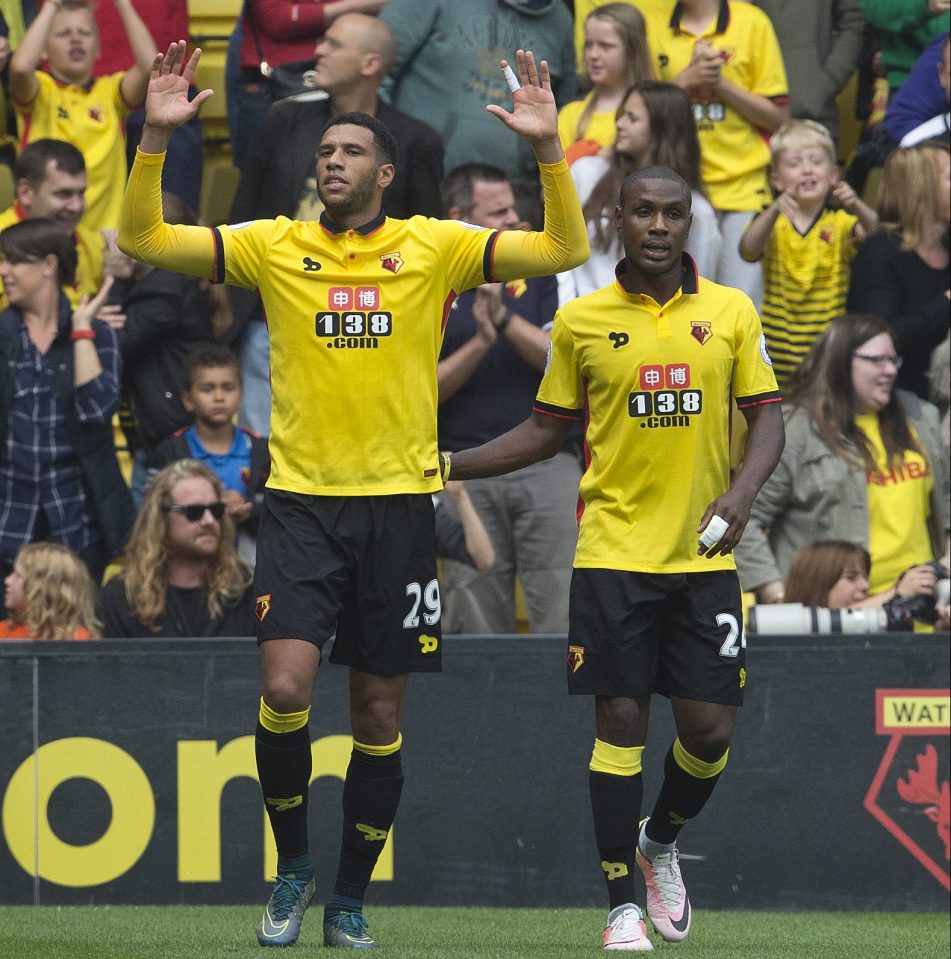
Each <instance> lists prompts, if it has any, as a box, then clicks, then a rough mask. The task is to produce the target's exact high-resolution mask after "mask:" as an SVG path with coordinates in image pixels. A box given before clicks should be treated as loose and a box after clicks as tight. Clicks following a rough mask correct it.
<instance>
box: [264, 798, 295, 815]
mask: <svg viewBox="0 0 951 959" xmlns="http://www.w3.org/2000/svg"><path fill="white" fill-rule="evenodd" d="M264 801H265V802H266V803H267V804H268V805H269V806H273V807H274V811H275V812H287V811H288V810H290V809H296V808H297V807H298V806H300V805H301V804H302V803H303V802H304V797H303V796H289V797H288V798H287V799H277V798H274V799H271V798H270V797H269V798H267V799H265V800H264Z"/></svg>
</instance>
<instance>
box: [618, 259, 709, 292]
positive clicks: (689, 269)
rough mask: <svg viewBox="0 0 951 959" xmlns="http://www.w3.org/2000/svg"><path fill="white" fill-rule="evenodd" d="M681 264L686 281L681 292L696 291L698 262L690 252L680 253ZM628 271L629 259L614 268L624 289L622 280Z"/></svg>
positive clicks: (697, 285) (698, 275)
mask: <svg viewBox="0 0 951 959" xmlns="http://www.w3.org/2000/svg"><path fill="white" fill-rule="evenodd" d="M680 264H681V266H682V267H683V271H684V281H683V283H681V285H680V292H681V293H696V292H697V291H698V290H699V288H700V284H699V277H700V274H699V273H698V272H697V264H696V263H695V262H694V259H693V257H692V256H691V255H690V254H689V253H681V254H680ZM626 273H627V260H621V261H620V262H619V263H618V265H617V266H616V267H615V268H614V276H615V278H616V279H617V281H618V283H619V284H620V286H621V289H622V290H623V289H624V284H623V283H622V282H621V277H623V276H624V275H625V274H626Z"/></svg>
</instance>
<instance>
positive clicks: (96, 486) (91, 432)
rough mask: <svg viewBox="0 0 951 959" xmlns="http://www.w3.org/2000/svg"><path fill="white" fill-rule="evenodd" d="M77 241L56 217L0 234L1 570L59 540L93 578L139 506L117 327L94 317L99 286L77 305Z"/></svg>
mask: <svg viewBox="0 0 951 959" xmlns="http://www.w3.org/2000/svg"><path fill="white" fill-rule="evenodd" d="M75 273H76V244H75V242H74V240H73V237H72V236H71V235H70V233H68V232H66V231H64V230H62V229H60V227H58V226H57V225H56V224H54V223H53V222H52V221H51V220H45V219H35V220H24V221H23V222H22V223H17V224H14V225H13V226H10V227H8V228H7V229H6V230H4V231H3V233H2V234H0V279H2V281H3V289H4V292H5V294H6V297H7V301H8V303H9V307H8V308H7V309H6V310H4V311H3V312H2V313H0V503H2V504H3V508H2V509H0V570H2V572H3V574H4V575H6V573H8V572H9V570H10V568H11V567H12V565H13V561H14V559H15V557H16V555H17V551H18V550H19V549H20V547H21V546H23V545H25V544H27V543H30V542H37V541H39V540H47V541H50V542H55V543H59V544H61V545H62V546H66V547H67V548H68V549H71V550H72V551H73V552H74V553H76V554H77V555H78V556H79V557H80V558H81V559H82V560H83V562H84V563H85V564H86V566H87V568H88V569H89V572H90V575H91V576H92V578H93V581H94V582H96V583H98V582H99V581H100V580H101V578H102V573H103V570H104V569H105V566H106V563H107V561H108V560H109V558H110V557H111V556H113V555H115V554H116V553H118V551H119V549H120V548H121V546H122V543H123V541H124V540H125V537H126V534H127V533H128V531H129V529H130V527H131V526H132V520H133V517H134V513H135V508H134V506H133V504H132V497H131V496H130V494H129V489H128V487H127V486H126V483H125V480H124V479H123V478H122V473H121V472H120V470H119V465H118V463H117V462H116V451H115V445H114V441H113V432H112V417H113V414H114V413H115V411H116V409H117V408H118V405H119V378H120V367H121V364H120V357H119V347H118V341H117V338H116V333H115V331H114V330H113V329H111V327H109V326H108V325H107V324H105V323H103V322H100V321H99V320H96V319H94V317H95V315H96V313H97V311H98V310H99V308H100V307H101V306H102V304H103V302H104V300H105V297H106V295H107V293H108V291H109V284H110V282H111V280H107V281H106V283H104V284H103V287H102V289H101V290H100V291H99V293H98V294H97V295H96V296H95V297H94V298H93V299H91V300H88V298H85V297H84V298H83V300H82V302H81V303H80V305H79V306H78V307H77V308H76V309H75V310H74V309H73V308H72V306H71V305H70V302H69V300H68V299H67V297H66V294H65V292H64V291H65V290H66V289H69V288H70V287H71V286H72V285H73V283H74V281H75Z"/></svg>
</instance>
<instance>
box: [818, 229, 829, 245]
mask: <svg viewBox="0 0 951 959" xmlns="http://www.w3.org/2000/svg"><path fill="white" fill-rule="evenodd" d="M819 239H820V240H822V242H823V243H829V244H831V243H832V231H831V230H820V232H819Z"/></svg>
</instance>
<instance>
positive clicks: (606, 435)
mask: <svg viewBox="0 0 951 959" xmlns="http://www.w3.org/2000/svg"><path fill="white" fill-rule="evenodd" d="M685 262H686V263H687V265H688V270H687V278H686V280H685V281H684V284H683V286H682V287H681V288H680V289H679V290H678V291H677V293H676V294H675V295H674V297H673V298H672V299H671V300H670V301H669V302H668V303H665V304H663V305H660V304H658V303H656V302H655V301H654V300H653V299H651V297H649V296H646V295H644V294H631V293H628V292H626V291H625V290H624V288H623V287H622V286H621V284H620V282H619V281H617V280H616V281H615V282H614V283H613V284H612V285H611V286H609V287H605V288H604V289H602V290H598V291H597V292H595V293H590V294H588V295H587V296H582V297H579V298H578V299H576V300H572V301H571V302H569V303H567V304H565V305H564V306H563V307H562V308H561V309H560V310H559V311H558V313H557V314H556V315H555V323H554V327H553V329H552V337H551V348H550V354H549V363H548V368H547V370H546V372H545V376H544V378H543V379H542V382H541V385H540V386H539V389H538V396H537V399H536V404H535V409H536V411H537V412H539V413H542V414H549V415H554V416H567V417H575V418H581V417H583V419H584V424H585V454H586V462H587V468H586V470H585V473H584V476H583V477H582V479H581V485H580V489H579V493H580V502H579V511H580V512H581V529H580V533H579V538H578V548H577V552H576V554H575V566H576V567H591V568H603V569H618V570H630V571H633V572H644V573H683V572H702V571H708V570H717V569H733V568H734V562H733V557H732V556H730V555H728V556H718V557H716V558H713V559H707V558H706V557H702V556H698V555H697V544H698V534H697V525H698V524H699V522H700V519H701V518H702V516H703V513H704V511H705V510H706V508H707V506H709V505H710V503H711V502H712V501H713V500H714V499H716V497H717V496H720V495H721V494H722V493H724V492H725V491H726V490H727V489H728V488H729V483H730V477H729V466H730V463H729V432H730V415H731V408H732V401H733V400H734V399H735V400H736V402H737V404H738V405H739V406H740V408H744V407H749V406H754V405H756V404H759V403H768V402H777V401H778V400H779V392H778V390H777V387H776V378H775V377H774V376H773V371H772V367H771V365H770V361H769V355H768V353H767V351H766V346H765V340H764V337H763V331H762V328H761V326H760V321H759V317H758V316H757V315H756V310H755V308H754V307H753V304H752V303H751V302H750V299H749V298H748V297H747V296H746V295H745V294H744V293H741V292H740V291H739V290H735V289H733V288H731V287H724V286H719V285H718V284H716V283H712V282H711V281H709V280H707V279H704V278H702V277H700V276H698V275H697V273H696V269H695V267H694V266H693V261H692V260H690V258H689V257H685ZM623 267H624V265H623V263H622V264H621V265H620V266H619V270H623Z"/></svg>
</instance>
